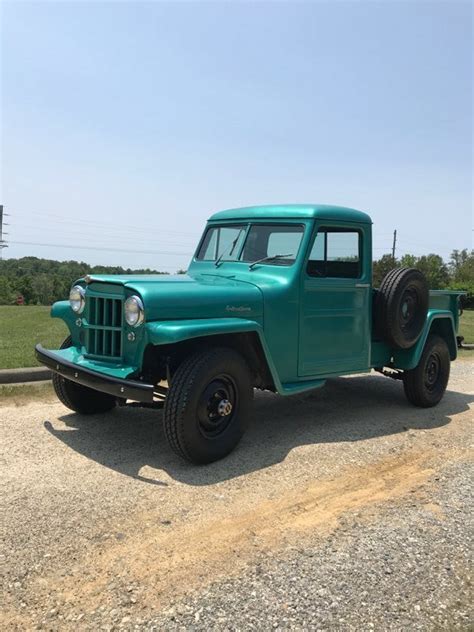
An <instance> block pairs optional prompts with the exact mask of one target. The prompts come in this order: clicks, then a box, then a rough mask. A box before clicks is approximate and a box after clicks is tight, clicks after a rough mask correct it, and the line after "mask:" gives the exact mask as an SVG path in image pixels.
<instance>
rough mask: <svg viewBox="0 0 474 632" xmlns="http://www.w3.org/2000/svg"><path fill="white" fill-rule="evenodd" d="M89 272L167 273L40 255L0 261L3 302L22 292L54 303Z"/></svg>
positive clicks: (32, 301)
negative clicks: (90, 263) (43, 257)
mask: <svg viewBox="0 0 474 632" xmlns="http://www.w3.org/2000/svg"><path fill="white" fill-rule="evenodd" d="M86 274H166V272H159V271H157V270H149V269H139V270H131V269H130V268H122V267H120V266H90V265H89V264H88V263H84V262H83V261H54V260H52V259H39V258H37V257H22V258H21V259H4V260H3V261H0V305H12V304H14V303H16V301H17V298H18V297H19V296H22V297H23V299H24V301H25V303H26V304H28V305H51V304H52V303H54V302H55V301H60V300H64V299H65V298H67V297H68V296H69V290H70V289H71V284H72V283H73V282H74V281H75V280H76V279H79V278H80V277H83V276H84V275H86Z"/></svg>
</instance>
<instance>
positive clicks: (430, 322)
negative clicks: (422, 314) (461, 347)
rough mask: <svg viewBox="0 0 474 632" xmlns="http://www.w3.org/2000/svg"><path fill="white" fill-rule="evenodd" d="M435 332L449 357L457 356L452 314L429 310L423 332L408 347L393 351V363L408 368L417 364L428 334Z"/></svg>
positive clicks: (398, 366) (397, 366)
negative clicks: (444, 342) (443, 342)
mask: <svg viewBox="0 0 474 632" xmlns="http://www.w3.org/2000/svg"><path fill="white" fill-rule="evenodd" d="M431 334H437V335H438V336H440V337H441V338H443V339H444V340H445V341H446V344H447V345H448V349H449V357H450V359H451V361H452V360H455V359H456V358H457V344H456V330H455V324H454V319H453V315H452V313H451V312H450V311H448V310H429V312H428V316H427V319H426V324H425V327H424V329H423V333H422V334H421V336H420V338H419V339H418V341H417V342H416V344H415V345H414V346H413V347H411V348H410V349H403V350H397V351H395V352H394V355H393V359H394V365H395V367H396V368H398V369H405V370H410V369H414V368H415V367H416V366H418V364H419V362H420V358H421V354H422V353H423V349H424V347H425V344H426V340H427V339H428V336H429V335H431Z"/></svg>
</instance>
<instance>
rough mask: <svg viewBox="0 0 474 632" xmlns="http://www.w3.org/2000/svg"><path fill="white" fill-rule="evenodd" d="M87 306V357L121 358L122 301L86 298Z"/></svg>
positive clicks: (96, 297) (117, 299)
mask: <svg viewBox="0 0 474 632" xmlns="http://www.w3.org/2000/svg"><path fill="white" fill-rule="evenodd" d="M87 305H88V317H87V321H88V328H87V335H86V352H87V355H90V356H96V357H100V358H121V357H122V314H123V301H122V299H119V298H108V297H99V296H88V297H87Z"/></svg>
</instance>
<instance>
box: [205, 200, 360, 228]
mask: <svg viewBox="0 0 474 632" xmlns="http://www.w3.org/2000/svg"><path fill="white" fill-rule="evenodd" d="M242 219H249V220H254V219H260V220H266V221H268V220H273V219H283V220H285V221H288V220H289V221H292V220H295V219H329V220H338V221H342V222H362V223H367V224H371V223H372V220H371V219H370V217H369V215H367V213H363V212H362V211H357V210H356V209H354V208H347V207H345V206H329V205H327V204H282V205H277V204H276V205H268V206H246V207H243V208H232V209H228V210H226V211H219V212H218V213H214V215H211V217H210V218H209V221H210V222H220V221H222V220H232V221H234V222H235V221H240V220H242Z"/></svg>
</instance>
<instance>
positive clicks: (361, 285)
mask: <svg viewBox="0 0 474 632" xmlns="http://www.w3.org/2000/svg"><path fill="white" fill-rule="evenodd" d="M355 286H356V287H370V283H356V284H355Z"/></svg>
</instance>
